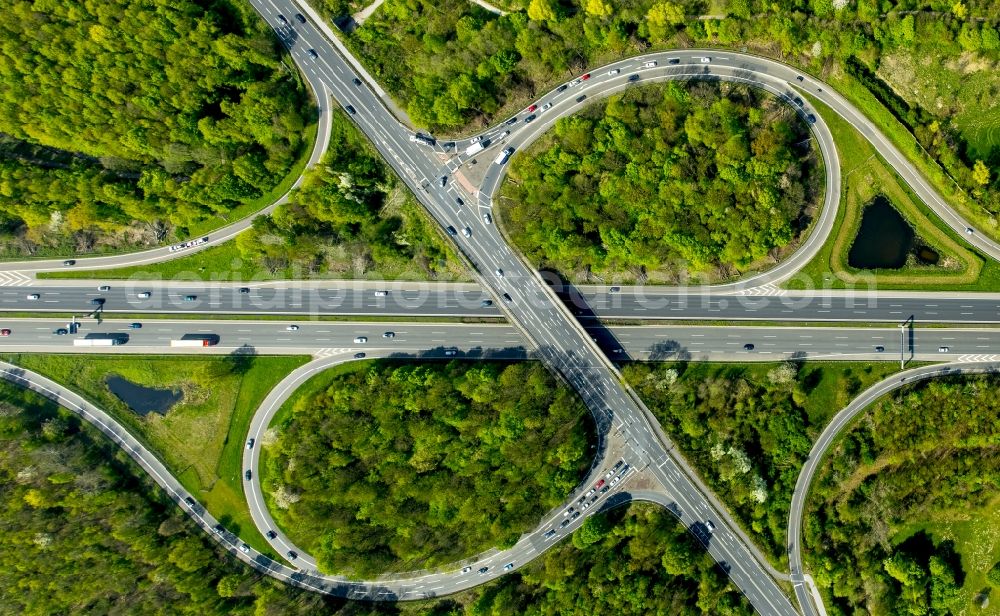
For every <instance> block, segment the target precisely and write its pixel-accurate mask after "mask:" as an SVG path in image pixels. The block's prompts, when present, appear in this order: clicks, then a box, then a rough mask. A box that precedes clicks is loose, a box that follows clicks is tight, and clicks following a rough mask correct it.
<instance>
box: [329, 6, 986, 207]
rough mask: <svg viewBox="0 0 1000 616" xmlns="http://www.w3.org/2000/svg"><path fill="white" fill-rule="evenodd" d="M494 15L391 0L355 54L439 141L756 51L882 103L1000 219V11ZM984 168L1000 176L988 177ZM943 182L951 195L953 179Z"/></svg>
mask: <svg viewBox="0 0 1000 616" xmlns="http://www.w3.org/2000/svg"><path fill="white" fill-rule="evenodd" d="M498 4H499V5H501V8H504V9H507V10H510V11H511V12H510V13H508V14H506V15H503V16H501V15H497V14H496V13H492V12H490V11H487V10H486V9H484V8H482V7H480V6H478V5H476V4H475V3H473V2H469V1H468V0H386V2H385V3H384V4H383V5H382V7H380V8H379V10H377V11H375V13H374V14H373V15H372V16H371V17H370V18H369V19H368V20H367V21H366V22H365V23H364V24H363V25H362V26H361V27H360V28H358V29H357V30H355V31H354V32H353V33H352V34H351V35H350V36H349V37H348V44H349V46H351V47H352V49H353V50H354V51H355V52H356V53H357V54H358V55H359V57H360V58H361V59H362V60H363V61H364V62H365V63H366V64H367V65H368V67H369V69H370V70H371V72H372V74H373V75H375V76H376V77H377V78H378V79H379V81H380V83H382V84H383V85H384V86H385V87H386V90H387V91H389V92H390V93H391V94H392V95H393V96H394V97H395V98H396V99H397V100H399V101H401V102H402V104H403V105H405V107H406V110H407V112H408V113H409V115H410V117H411V118H412V119H413V120H414V122H416V123H417V124H418V125H421V126H426V127H429V128H431V129H435V130H440V129H445V130H449V129H450V130H454V129H456V128H460V129H462V130H475V129H478V128H481V127H484V126H486V125H489V124H493V123H496V122H497V121H500V120H503V119H505V118H506V117H508V116H510V115H512V114H515V113H517V112H518V110H520V109H522V108H523V106H524V105H526V104H527V102H528V101H529V100H532V99H534V98H535V97H537V96H538V95H540V94H542V93H543V92H545V91H546V90H548V89H549V88H552V87H554V86H556V85H557V84H558V83H560V82H563V81H566V80H568V79H571V78H573V77H574V76H577V75H579V74H580V73H582V72H584V71H585V70H588V69H590V68H593V67H595V66H599V65H601V64H603V63H605V62H607V61H609V60H613V59H618V58H622V57H628V56H632V55H635V54H637V53H639V52H642V51H647V50H657V49H678V48H679V49H684V48H690V47H722V48H730V49H734V48H735V49H741V50H747V51H749V52H751V53H756V54H761V55H764V56H768V57H771V58H776V59H779V60H781V61H782V62H785V63H789V64H792V65H794V66H799V67H802V68H803V69H806V70H809V71H810V72H811V73H813V74H816V75H819V76H821V77H822V78H824V79H828V80H831V81H832V82H833V83H834V85H836V86H837V87H838V88H839V89H842V90H843V93H844V94H845V95H847V96H848V97H849V98H852V99H854V101H855V103H858V101H864V107H867V106H868V105H869V103H868V101H870V100H871V101H873V102H874V105H872V108H875V106H876V105H878V102H881V103H882V104H883V105H885V108H887V109H889V111H890V112H891V113H892V116H895V119H898V120H899V121H900V122H902V124H903V126H904V127H905V128H904V130H902V131H899V132H900V133H901V134H902V135H903V136H901V137H900V140H901V141H904V142H906V143H904V147H905V148H907V149H911V148H912V149H913V150H914V151H915V152H919V153H915V154H914V155H922V154H923V153H922V152H920V151H919V147H914V146H916V142H919V145H920V146H922V147H923V148H924V149H926V151H928V152H930V154H931V156H933V157H934V158H935V159H936V160H937V161H938V162H940V163H941V164H942V165H943V167H944V169H945V171H946V172H947V174H948V175H949V176H951V178H953V179H954V181H955V182H957V184H958V185H959V186H960V187H961V188H962V189H963V190H964V191H965V193H967V194H966V195H964V196H959V199H970V200H971V201H973V202H974V203H975V204H977V205H978V206H980V207H982V208H985V210H986V212H988V213H990V214H992V215H993V216H994V217H995V216H996V215H998V214H1000V172H998V170H1000V141H998V140H997V138H996V131H995V130H994V129H993V127H994V126H995V125H996V123H997V116H996V109H995V105H994V99H995V98H996V91H997V88H998V87H1000V83H998V77H997V75H1000V71H997V70H996V67H997V63H998V62H1000V34H998V31H1000V14H998V11H997V3H996V2H992V1H991V0H966V1H963V2H952V1H951V0H948V1H939V2H931V3H917V2H913V1H912V0H888V1H880V0H858V1H857V2H849V1H847V0H810V1H808V2H806V1H803V0H729V1H728V2H726V3H724V5H719V7H718V8H717V7H716V5H715V4H712V3H706V2H694V1H690V0H674V1H671V0H559V1H555V0H504V1H502V2H499V3H498ZM897 56H903V57H904V60H905V61H904V62H902V63H901V62H898V61H896V57H897ZM854 67H862V68H863V71H858V70H854ZM876 73H877V75H876ZM914 76H917V77H919V78H920V79H919V80H917V79H913V77H914ZM870 77H874V79H872V78H870ZM859 86H861V87H859ZM873 95H874V96H873ZM879 115H881V117H878V118H876V119H877V121H879V122H881V123H883V124H886V125H890V122H891V121H893V117H892V116H889V115H888V114H884V113H882V110H881V109H879ZM956 119H958V120H960V121H956ZM890 130H891V132H893V133H896V132H897V131H896V127H895V126H890ZM906 131H909V133H911V134H912V138H910V135H907V134H906ZM977 160H981V161H982V163H983V166H984V167H986V168H987V170H992V171H991V173H990V175H989V176H988V177H987V176H986V175H985V174H984V173H983V171H982V170H981V169H982V168H983V167H976V161H977ZM977 169H979V171H977ZM943 181H944V182H945V183H948V184H949V185H948V187H947V189H948V190H950V189H951V186H950V182H951V181H952V180H951V179H947V178H946V179H944V180H943Z"/></svg>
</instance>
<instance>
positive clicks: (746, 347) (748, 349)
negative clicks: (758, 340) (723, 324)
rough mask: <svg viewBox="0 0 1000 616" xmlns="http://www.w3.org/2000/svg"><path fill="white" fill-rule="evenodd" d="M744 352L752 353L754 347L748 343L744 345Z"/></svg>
mask: <svg viewBox="0 0 1000 616" xmlns="http://www.w3.org/2000/svg"><path fill="white" fill-rule="evenodd" d="M743 350H744V351H752V350H753V345H752V344H750V343H749V342H748V343H746V344H744V345H743Z"/></svg>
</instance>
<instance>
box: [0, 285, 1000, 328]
mask: <svg viewBox="0 0 1000 616" xmlns="http://www.w3.org/2000/svg"><path fill="white" fill-rule="evenodd" d="M105 286H107V287H108V290H106V291H102V290H100V289H101V288H102V287H105ZM610 288H611V287H589V286H587V287H580V288H579V289H574V290H572V291H567V292H565V293H560V296H561V297H562V299H563V300H564V302H565V303H566V305H567V307H568V308H569V309H570V311H571V312H573V313H574V314H575V315H576V316H578V317H581V318H587V317H598V318H601V319H612V320H617V319H642V320H669V319H673V320H697V319H708V320H712V321H730V320H752V321H779V322H785V321H806V322H821V321H841V322H843V321H855V322H884V323H896V322H901V321H905V320H907V319H910V318H913V319H914V320H915V321H917V322H918V323H1000V294H987V293H979V294H977V293H949V294H934V295H927V294H920V293H912V292H910V293H907V292H902V291H896V292H893V291H889V292H883V293H868V292H849V291H827V292H825V293H808V292H801V291H796V292H791V291H790V292H787V293H784V294H782V295H741V294H721V293H718V292H716V291H714V290H712V289H711V288H708V289H706V288H704V287H698V288H695V289H691V290H683V289H673V288H662V287H654V286H622V287H614V288H615V289H616V291H615V292H610V291H609V289H610ZM146 293H148V294H149V296H148V297H145V296H144V295H143V294H146ZM36 295H37V296H38V297H37V298H35V297H34V296H36ZM98 299H103V300H104V303H103V304H102V310H103V312H105V313H107V314H114V313H119V314H123V313H128V314H142V313H150V314H189V315H223V314H226V315H289V316H294V317H298V318H309V317H311V316H321V315H341V316H407V317H456V318H459V317H496V318H500V317H503V316H504V315H503V312H502V311H501V309H500V306H499V304H498V302H495V301H494V300H493V296H492V295H491V294H489V293H488V292H487V291H485V290H484V289H483V288H482V287H480V286H478V285H475V284H463V283H430V282H356V281H326V282H314V283H311V284H308V285H304V284H296V283H293V282H281V283H224V284H221V283H191V282H176V283H169V284H162V283H151V282H148V281H146V282H144V281H114V280H112V281H107V282H101V281H94V282H91V281H67V282H65V283H64V282H62V281H59V282H55V281H53V282H48V281H38V282H36V283H34V284H33V285H31V286H29V287H0V313H2V312H17V313H45V312H58V313H65V314H87V313H90V312H92V311H93V310H94V309H95V308H96V306H95V305H93V304H92V303H91V302H92V301H94V300H98ZM527 299H528V300H529V301H530V300H531V297H528V298H527ZM0 319H2V314H0Z"/></svg>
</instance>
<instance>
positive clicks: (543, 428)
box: [262, 362, 590, 577]
mask: <svg viewBox="0 0 1000 616" xmlns="http://www.w3.org/2000/svg"><path fill="white" fill-rule="evenodd" d="M315 378H317V379H323V381H322V386H321V387H318V389H317V391H316V392H315V393H314V394H310V395H302V396H300V397H299V398H298V399H297V400H296V401H295V402H294V404H293V406H292V410H291V413H290V414H288V415H287V416H286V417H285V418H284V419H283V420H282V421H281V423H280V431H279V433H278V434H277V435H272V436H270V437H269V442H268V443H266V444H265V445H264V447H265V449H264V452H265V454H266V455H265V456H264V458H263V462H262V466H263V467H264V471H263V476H262V482H263V485H264V490H265V492H266V493H267V494H268V495H269V500H270V509H271V512H272V514H273V515H274V516H275V519H276V520H277V521H278V523H279V524H280V525H281V526H282V528H284V529H285V531H286V532H287V533H288V534H289V536H290V537H292V538H293V540H295V541H296V542H297V543H299V545H301V546H302V548H303V549H305V550H307V551H308V552H309V553H310V554H312V555H313V556H314V557H315V558H316V560H317V561H318V563H319V566H320V568H321V570H323V571H327V572H331V573H339V574H346V575H351V576H356V577H367V576H371V575H374V574H379V573H383V572H385V571H388V570H412V569H417V568H422V567H428V566H432V565H434V564H438V563H446V562H451V561H454V560H458V559H461V558H464V557H467V556H471V555H473V554H476V553H478V552H480V551H483V550H486V549H488V548H490V547H493V546H510V545H513V544H514V543H515V542H516V540H517V539H518V537H519V536H520V535H521V534H522V533H524V532H526V531H528V530H531V529H533V528H534V527H535V526H536V525H537V524H538V521H539V519H540V518H541V516H542V514H544V513H545V512H546V511H548V510H549V509H551V508H552V507H554V506H556V505H558V504H559V503H560V502H561V501H562V500H563V499H564V498H565V497H566V496H567V495H568V494H569V493H570V492H571V491H572V490H573V488H574V487H575V486H576V484H577V482H578V481H579V480H580V477H581V474H582V473H583V472H584V471H586V469H587V468H588V465H589V464H590V457H589V455H588V453H589V442H588V430H589V428H588V426H589V425H590V424H589V422H588V417H589V416H588V415H587V413H586V411H585V409H584V407H583V404H582V402H581V401H580V400H579V399H578V398H577V397H576V394H574V393H573V392H572V391H571V390H569V389H567V388H565V387H558V386H557V385H556V383H555V381H554V380H553V377H552V376H551V375H550V374H549V373H548V371H547V370H546V369H545V368H544V367H543V366H542V365H541V364H538V363H527V362H526V363H516V364H498V363H484V362H475V363H465V362H450V363H447V364H444V363H440V364H428V365H421V366H415V365H412V364H396V363H391V362H376V363H374V364H371V365H363V366H360V367H359V368H358V369H355V370H353V371H348V372H344V373H335V374H333V375H331V376H325V375H319V376H318V377H315ZM271 441H273V442H271Z"/></svg>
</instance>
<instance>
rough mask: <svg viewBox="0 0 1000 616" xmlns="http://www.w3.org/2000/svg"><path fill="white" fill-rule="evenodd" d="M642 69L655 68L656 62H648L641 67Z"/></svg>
mask: <svg viewBox="0 0 1000 616" xmlns="http://www.w3.org/2000/svg"><path fill="white" fill-rule="evenodd" d="M642 67H643V68H656V60H650V61H649V62H645V63H644V64H643V65H642Z"/></svg>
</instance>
